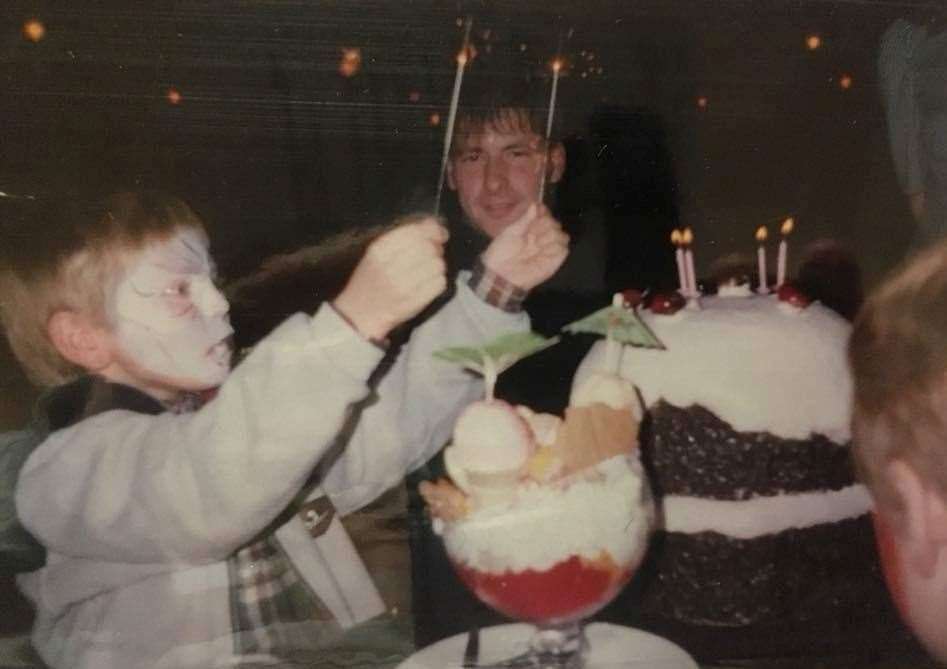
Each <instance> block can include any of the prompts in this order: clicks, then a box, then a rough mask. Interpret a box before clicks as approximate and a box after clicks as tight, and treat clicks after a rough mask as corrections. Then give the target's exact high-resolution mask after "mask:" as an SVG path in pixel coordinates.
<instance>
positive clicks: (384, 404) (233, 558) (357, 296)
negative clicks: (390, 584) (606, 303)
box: [0, 193, 567, 669]
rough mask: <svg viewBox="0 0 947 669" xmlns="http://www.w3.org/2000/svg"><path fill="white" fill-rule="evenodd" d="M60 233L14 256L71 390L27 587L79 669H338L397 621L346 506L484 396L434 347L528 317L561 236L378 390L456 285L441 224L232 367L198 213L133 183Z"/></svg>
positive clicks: (40, 632)
mask: <svg viewBox="0 0 947 669" xmlns="http://www.w3.org/2000/svg"><path fill="white" fill-rule="evenodd" d="M43 223H44V224H45V225H46V226H50V227H49V228H48V229H56V230H57V234H56V235H45V236H43V235H39V234H33V235H29V234H25V235H24V236H22V237H19V238H18V243H17V244H16V249H15V250H13V251H11V252H8V253H5V254H4V255H5V256H7V257H5V258H4V265H3V268H2V270H3V271H2V273H0V279H2V280H0V289H2V292H0V297H2V299H0V304H2V309H0V315H2V318H3V324H4V327H5V329H6V332H7V336H8V339H9V341H10V344H11V347H12V349H13V351H14V353H15V354H16V356H17V358H18V359H19V360H20V362H21V363H22V364H23V365H24V367H25V368H26V370H27V371H28V372H29V374H30V375H31V377H32V378H33V379H34V380H35V381H36V382H38V383H40V384H42V385H45V386H54V389H53V390H52V391H51V392H50V393H48V395H47V397H46V400H45V401H44V403H43V405H42V408H43V411H45V412H46V414H47V418H48V423H49V427H50V429H51V433H50V435H49V436H48V437H47V438H46V440H45V441H44V442H43V443H42V444H41V445H40V446H39V447H38V448H37V449H36V450H35V451H34V452H33V453H32V455H31V456H30V457H29V459H28V460H27V462H26V464H25V465H24V467H23V469H22V470H21V472H20V476H19V479H18V481H17V487H16V505H17V513H18V516H19V518H20V520H21V521H22V523H23V524H24V526H25V527H26V528H27V529H28V530H29V531H30V532H31V533H32V534H33V535H34V536H36V537H37V538H38V539H39V540H40V541H41V543H42V544H43V545H44V546H45V547H46V549H47V562H46V565H45V566H44V567H43V568H41V569H39V570H37V571H34V572H31V573H28V574H23V575H21V576H20V577H19V578H18V584H19V585H20V587H21V589H22V590H23V591H24V592H25V593H26V594H27V596H28V597H29V598H30V599H31V600H32V602H33V603H34V604H35V606H36V610H37V616H36V623H35V625H34V631H33V643H34V645H35V646H36V648H37V650H38V651H39V653H40V655H41V656H42V658H43V660H44V661H45V662H46V663H47V664H49V665H50V666H52V667H56V668H58V667H89V668H92V667H94V668H96V669H108V668H112V667H115V668H121V669H127V668H131V667H174V668H175V669H181V668H184V667H192V666H193V667H210V666H239V665H240V664H241V663H254V662H260V663H267V662H273V661H277V659H279V658H287V657H288V658H293V659H297V658H300V657H305V658H306V660H305V661H306V662H308V663H318V658H319V649H320V648H324V647H325V645H326V644H327V643H331V642H332V641H334V640H335V639H337V638H338V637H339V636H341V632H342V630H343V629H347V628H350V627H352V626H353V625H355V624H357V623H360V622H363V621H365V620H368V619H370V618H372V617H374V616H377V615H378V614H380V613H382V611H383V610H384V605H383V603H382V601H381V599H380V597H379V596H378V593H377V591H376V590H375V589H374V586H373V584H372V582H371V579H370V577H369V576H368V574H367V573H366V572H365V569H364V566H363V565H362V564H361V561H360V560H359V558H358V555H357V553H355V551H354V549H353V547H352V545H351V542H350V541H349V539H348V537H347V535H345V532H344V530H343V529H342V527H341V524H340V523H339V520H338V517H337V514H345V513H347V512H350V511H352V510H354V509H357V508H359V507H360V506H362V505H364V504H366V503H368V502H370V501H371V500H373V499H374V498H375V497H376V496H377V495H378V494H380V493H381V492H383V491H384V490H386V489H388V488H389V487H391V486H392V485H393V484H395V483H396V482H397V481H399V480H400V479H401V478H402V477H403V476H404V474H405V473H406V472H407V471H409V470H410V469H412V468H413V467H416V466H419V465H420V464H421V463H423V462H424V461H425V460H426V459H427V458H429V457H430V455H431V449H432V448H436V447H437V446H439V445H440V444H442V443H444V441H446V439H447V436H448V435H449V433H450V430H451V427H452V425H453V423H454V421H455V419H456V416H457V414H458V413H459V411H460V410H461V409H462V407H463V406H464V405H466V404H467V403H469V402H470V401H472V400H473V399H475V398H476V397H477V396H479V394H480V393H482V389H481V387H480V382H479V381H478V380H476V379H474V378H473V377H472V376H470V375H468V374H466V373H464V372H463V371H462V370H458V369H456V368H454V367H453V366H451V365H446V364H443V363H439V362H438V361H436V360H435V359H434V358H433V357H432V355H431V353H432V352H433V350H436V349H438V348H441V347H444V346H449V345H464V344H472V343H474V342H480V341H483V340H484V339H487V338H491V337H494V336H496V335H499V334H501V333H504V332H509V331H515V330H523V329H525V328H527V327H528V318H527V317H526V316H525V314H523V313H522V312H520V311H518V309H517V306H516V305H515V304H513V303H512V302H511V299H510V297H511V294H513V295H515V294H519V293H520V292H521V291H524V290H529V289H530V288H532V286H533V285H534V284H532V283H531V282H533V281H535V280H536V277H542V274H544V273H547V274H551V273H552V272H554V271H555V269H556V268H557V267H558V266H559V264H560V263H561V262H562V259H563V257H564V256H565V252H566V251H565V249H566V245H567V239H566V237H565V235H564V233H562V232H561V230H559V229H558V227H557V226H555V225H549V224H544V223H542V222H541V221H540V222H538V223H537V222H535V219H529V220H526V219H524V221H523V222H521V223H520V224H518V225H514V226H510V228H509V231H508V232H507V233H505V234H504V235H501V236H498V237H497V239H496V240H495V242H494V243H493V244H491V246H490V248H488V250H487V252H485V254H484V255H483V257H482V262H481V264H480V265H479V266H478V267H477V268H476V270H475V271H474V272H473V273H462V274H461V276H460V277H458V280H457V282H456V294H455V296H454V298H453V299H451V300H450V301H449V302H448V303H447V304H445V305H444V306H443V308H441V309H440V310H439V311H438V313H437V314H435V315H434V316H432V317H431V318H430V319H428V320H427V321H426V322H425V323H424V324H423V325H421V326H419V327H418V328H417V329H416V330H415V331H414V332H413V334H412V337H411V339H410V340H409V341H408V342H407V343H406V344H405V346H404V349H403V350H402V351H401V352H400V354H399V355H398V357H397V358H396V360H395V361H394V363H393V365H392V366H391V368H390V369H388V370H386V372H385V374H384V376H383V377H382V379H381V380H380V381H379V382H378V384H377V386H376V387H374V388H370V387H369V385H368V379H369V377H370V375H372V373H373V371H374V370H375V368H376V367H377V366H378V364H379V362H380V361H381V359H382V356H383V354H384V351H383V347H382V346H380V345H379V342H383V340H384V338H385V336H386V335H387V334H388V332H389V331H390V330H391V329H392V328H393V327H395V326H397V325H398V324H400V323H402V322H404V321H405V320H407V319H409V318H411V317H413V316H414V315H415V314H417V313H418V312H419V311H420V310H421V309H423V308H424V307H425V306H426V305H427V304H428V303H429V302H430V301H431V300H432V299H433V298H434V297H436V296H437V295H439V294H440V293H441V292H442V291H443V290H444V289H445V287H446V280H445V268H444V262H443V259H442V257H441V256H442V247H443V244H444V242H445V241H446V232H445V231H444V229H443V228H442V227H441V226H440V225H439V224H438V223H437V222H436V221H435V220H433V219H418V220H414V221H410V222H407V223H405V224H404V225H400V226H397V227H395V228H394V229H393V230H392V231H390V232H388V233H386V234H384V235H382V236H381V237H379V238H378V239H376V240H375V241H374V242H373V243H372V244H371V245H370V246H369V248H368V250H367V251H366V253H365V256H364V257H363V259H362V260H361V261H360V263H359V264H358V266H357V267H356V269H355V271H354V273H353V274H352V276H351V278H350V279H349V281H348V283H347V284H346V286H345V288H344V289H343V291H342V292H341V293H340V294H339V295H338V297H337V298H336V299H335V300H334V301H333V302H332V304H325V305H323V306H322V307H321V308H320V309H319V310H318V311H317V312H316V314H315V315H313V316H308V315H304V314H296V315H295V316H292V317H290V318H289V319H288V320H286V321H285V322H284V323H283V324H282V325H280V326H279V327H277V328H276V330H275V331H274V332H273V333H272V334H271V335H270V336H269V337H267V338H265V339H264V340H263V341H261V342H260V343H259V344H258V345H257V346H256V347H255V348H254V350H253V352H252V353H251V354H250V355H249V356H248V357H247V358H246V359H245V360H244V361H242V362H241V364H240V365H238V366H237V367H236V368H235V369H234V370H233V371H231V370H230V369H229V367H230V364H229V363H230V345H229V338H230V335H231V329H230V324H229V320H228V316H227V311H228V304H227V301H226V300H225V299H224V298H223V296H222V295H221V294H220V292H219V291H218V290H217V288H216V287H215V286H214V267H213V262H212V260H211V259H210V256H209V253H208V243H207V237H206V235H205V233H204V230H203V226H202V224H201V222H200V220H199V219H198V218H197V217H196V216H195V215H194V213H193V212H192V211H191V210H190V209H189V208H188V207H187V206H186V205H185V204H184V203H182V202H181V201H179V200H177V199H174V198H170V197H167V196H164V195H160V194H155V193H137V194H136V193H125V194H119V195H116V196H113V197H111V198H109V199H108V200H107V201H106V202H105V203H104V204H103V205H102V206H100V207H96V208H91V209H86V210H77V211H71V212H68V213H67V214H62V215H61V217H57V218H53V219H50V220H47V221H43ZM53 225H55V226H56V227H55V228H52V227H51V226H53ZM37 227H38V226H36V225H35V223H34V226H33V229H34V230H36V229H37ZM31 238H32V243H31ZM8 250H9V249H8ZM537 267H541V268H545V270H541V271H539V272H537ZM539 280H541V278H540V279H539ZM511 287H515V288H517V289H518V290H511ZM497 288H501V289H499V290H498V289H497ZM480 296H485V297H480ZM488 299H489V300H490V303H488V301H487V300H488ZM370 390H373V391H374V392H373V393H372V394H371V395H369V393H370ZM206 391H215V392H214V393H213V398H212V399H210V400H209V401H206V402H205V403H203V405H202V406H201V407H200V408H199V409H196V410H195V406H196V405H197V404H198V403H195V402H192V401H190V400H191V399H192V398H193V397H194V395H195V394H201V393H204V394H205V395H206ZM202 399H206V396H205V397H204V398H202ZM313 472H318V474H313ZM306 652H311V653H313V654H312V655H304V653H306Z"/></svg>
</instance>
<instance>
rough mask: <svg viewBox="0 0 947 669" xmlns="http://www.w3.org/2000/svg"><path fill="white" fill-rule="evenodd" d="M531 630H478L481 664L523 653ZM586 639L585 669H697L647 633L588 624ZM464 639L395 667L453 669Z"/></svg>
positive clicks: (671, 646)
mask: <svg viewBox="0 0 947 669" xmlns="http://www.w3.org/2000/svg"><path fill="white" fill-rule="evenodd" d="M534 630H535V627H533V626H532V625H528V624H526V623H513V624H510V625H497V626H495V627H485V628H484V629H482V630H480V659H479V662H480V663H481V664H484V663H490V662H500V661H502V660H506V659H509V658H511V657H514V656H516V655H519V654H520V653H522V652H524V651H526V649H527V647H528V646H529V639H530V637H532V635H533V631H534ZM585 635H586V636H587V637H588V639H589V646H590V647H591V653H589V658H588V663H587V664H586V669H606V668H607V669H618V668H619V667H632V668H640V669H644V668H645V667H647V668H648V669H698V668H697V663H696V662H694V659H693V658H692V657H691V656H690V655H688V654H687V653H686V652H685V651H684V650H683V649H682V648H681V647H680V646H677V645H675V644H673V643H671V642H670V641H668V640H667V639H663V638H661V637H659V636H656V635H654V634H650V633H648V632H642V631H641V630H636V629H632V628H630V627H622V626H621V625H610V624H608V623H590V624H589V625H587V626H586V627H585ZM466 645H467V635H466V634H458V635H457V636H452V637H450V638H449V639H442V640H441V641H438V642H437V643H434V644H431V645H430V646H428V647H427V648H422V649H421V650H419V651H418V652H417V653H415V654H414V655H412V656H411V657H409V658H408V659H407V660H405V661H404V662H402V663H401V664H400V665H398V669H450V668H453V669H457V668H459V667H460V666H461V665H462V664H463V656H464V647H465V646H466Z"/></svg>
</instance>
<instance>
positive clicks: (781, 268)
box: [776, 218, 794, 286]
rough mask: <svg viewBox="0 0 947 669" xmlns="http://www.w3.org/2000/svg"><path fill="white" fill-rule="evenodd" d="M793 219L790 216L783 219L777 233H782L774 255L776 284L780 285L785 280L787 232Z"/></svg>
mask: <svg viewBox="0 0 947 669" xmlns="http://www.w3.org/2000/svg"><path fill="white" fill-rule="evenodd" d="M793 224H794V221H793V220H792V218H787V219H786V220H785V221H783V225H782V227H781V228H780V229H779V233H780V234H781V235H782V239H780V240H779V254H778V255H777V257H776V285H777V286H781V285H783V284H784V283H785V282H786V255H787V252H788V251H789V242H788V241H787V239H786V238H787V237H789V233H790V232H792V228H793Z"/></svg>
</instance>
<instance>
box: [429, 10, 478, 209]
mask: <svg viewBox="0 0 947 669" xmlns="http://www.w3.org/2000/svg"><path fill="white" fill-rule="evenodd" d="M472 25H473V19H471V18H470V17H469V16H468V17H467V21H466V27H465V28H464V44H463V46H462V47H461V50H460V53H459V54H457V73H456V74H455V75H454V92H453V94H452V95H451V100H450V113H449V114H448V115H447V128H446V130H445V131H444V154H443V155H442V156H441V173H440V176H439V177H438V179H437V195H436V196H435V198H434V215H435V216H437V215H438V214H440V212H441V193H443V192H444V177H445V176H446V175H447V160H448V159H449V157H450V147H451V141H452V140H453V138H454V119H455V118H456V117H457V103H458V102H459V101H460V84H461V82H462V81H463V79H464V68H465V67H466V65H467V58H468V56H469V52H470V48H469V47H470V28H471V26H472Z"/></svg>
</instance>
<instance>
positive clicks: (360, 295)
mask: <svg viewBox="0 0 947 669" xmlns="http://www.w3.org/2000/svg"><path fill="white" fill-rule="evenodd" d="M446 241H447V229H446V228H445V227H444V226H443V225H441V224H440V222H438V221H437V219H435V218H431V217H428V218H421V219H415V220H413V221H411V222H409V223H405V224H402V225H400V226H398V227H396V228H394V229H393V230H390V231H388V232H386V233H384V234H383V235H381V236H380V237H378V238H377V239H376V240H374V241H373V242H372V243H371V244H369V246H368V248H367V249H366V251H365V255H364V256H363V257H362V259H361V260H360V261H359V263H358V265H357V266H356V267H355V271H354V272H353V273H352V276H351V278H350V279H349V281H348V283H347V284H346V285H345V288H343V289H342V292H341V293H339V296H338V297H337V298H336V299H335V300H334V301H333V306H334V307H335V308H336V310H337V311H339V312H340V313H341V314H342V315H343V316H345V318H347V319H348V320H349V322H350V323H351V324H352V325H353V326H354V327H355V328H356V329H357V330H358V331H359V332H360V333H361V334H362V335H363V336H364V337H367V338H368V339H383V338H384V337H386V336H387V335H388V333H389V332H391V330H392V329H393V328H395V327H397V326H398V325H400V324H402V323H404V322H405V321H407V320H408V319H410V318H412V317H413V316H416V315H417V314H418V313H419V312H420V311H421V310H422V309H424V307H426V306H427V305H428V304H430V303H431V301H432V300H433V299H434V298H435V297H437V296H438V295H440V294H441V293H442V292H444V289H445V288H447V267H446V265H445V263H444V243H445V242H446Z"/></svg>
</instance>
